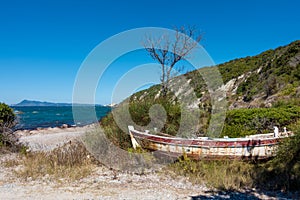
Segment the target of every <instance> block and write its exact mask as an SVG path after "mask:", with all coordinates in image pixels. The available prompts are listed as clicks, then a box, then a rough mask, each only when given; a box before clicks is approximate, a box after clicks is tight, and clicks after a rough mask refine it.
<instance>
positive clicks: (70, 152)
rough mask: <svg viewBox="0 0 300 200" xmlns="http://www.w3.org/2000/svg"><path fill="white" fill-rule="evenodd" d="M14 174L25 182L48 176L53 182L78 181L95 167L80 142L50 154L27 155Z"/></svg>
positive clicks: (20, 161) (21, 160) (19, 162)
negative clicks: (63, 180)
mask: <svg viewBox="0 0 300 200" xmlns="http://www.w3.org/2000/svg"><path fill="white" fill-rule="evenodd" d="M13 164H18V165H19V167H18V170H16V171H15V172H16V174H17V176H18V177H20V178H24V179H25V180H27V179H28V178H30V179H33V180H35V179H39V178H42V177H45V176H49V177H51V178H53V179H54V180H60V179H66V180H70V181H73V180H78V179H81V178H84V177H86V176H88V175H89V174H90V173H91V172H92V170H93V169H94V167H95V161H94V160H93V159H92V158H91V156H90V155H89V154H88V152H87V150H86V149H85V147H84V145H83V144H82V143H80V142H72V143H69V144H66V145H65V146H63V147H60V148H57V149H55V150H53V151H51V152H35V153H28V154H26V155H24V156H23V157H22V159H20V160H19V161H18V162H17V163H8V165H13Z"/></svg>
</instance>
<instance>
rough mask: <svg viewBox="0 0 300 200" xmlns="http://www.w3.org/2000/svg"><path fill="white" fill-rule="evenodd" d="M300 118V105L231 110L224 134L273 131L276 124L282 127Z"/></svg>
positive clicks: (238, 134) (239, 134)
mask: <svg viewBox="0 0 300 200" xmlns="http://www.w3.org/2000/svg"><path fill="white" fill-rule="evenodd" d="M299 119H300V107H299V106H288V105H282V106H280V107H274V108H251V109H238V110H230V111H228V112H227V118H226V122H225V126H224V129H223V132H222V136H225V135H227V136H229V137H239V136H245V135H251V134H258V133H267V132H272V130H273V126H275V125H276V126H278V127H279V128H281V129H282V128H283V127H284V126H288V125H289V124H292V123H293V122H296V121H297V120H299Z"/></svg>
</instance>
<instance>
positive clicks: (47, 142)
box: [14, 123, 97, 151]
mask: <svg viewBox="0 0 300 200" xmlns="http://www.w3.org/2000/svg"><path fill="white" fill-rule="evenodd" d="M96 126H97V123H93V124H89V125H86V126H82V127H54V128H51V127H49V128H39V129H35V130H18V131H15V132H14V134H15V135H16V137H17V138H18V140H19V143H20V144H23V145H25V146H27V147H28V151H51V150H53V149H55V148H57V147H61V146H63V145H65V144H66V143H68V142H70V141H72V140H76V139H80V137H81V136H83V135H84V134H85V133H86V132H87V131H89V130H92V129H94V128H95V127H96Z"/></svg>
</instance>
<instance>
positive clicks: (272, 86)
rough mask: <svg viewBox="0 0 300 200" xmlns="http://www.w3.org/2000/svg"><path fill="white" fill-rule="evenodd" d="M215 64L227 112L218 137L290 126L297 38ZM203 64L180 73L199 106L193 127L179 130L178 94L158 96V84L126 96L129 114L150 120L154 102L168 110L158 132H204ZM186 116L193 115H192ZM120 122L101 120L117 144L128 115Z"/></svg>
mask: <svg viewBox="0 0 300 200" xmlns="http://www.w3.org/2000/svg"><path fill="white" fill-rule="evenodd" d="M214 68H217V69H218V70H219V72H220V74H221V76H222V78H223V82H224V85H223V86H224V88H225V90H226V91H225V92H226V99H227V101H228V110H227V114H226V116H227V117H226V120H225V124H224V127H223V131H222V133H221V135H220V136H224V135H227V136H229V137H238V136H245V135H249V134H257V133H266V132H272V130H273V126H274V125H277V126H279V128H281V129H282V128H283V127H284V126H287V127H288V128H289V127H290V126H291V125H292V124H294V123H296V122H297V121H298V120H299V119H300V107H299V106H300V100H299V99H300V41H295V42H292V43H291V44H289V45H287V46H282V47H278V48H277V49H274V50H268V51H265V52H263V53H261V54H259V55H257V56H252V57H246V58H240V59H235V60H232V61H229V62H226V63H223V64H220V65H218V66H215V67H214ZM207 69H211V68H208V67H207V68H201V69H199V71H192V72H189V73H187V74H185V75H184V77H185V79H186V80H189V84H190V87H191V88H193V90H194V93H195V95H196V96H197V99H196V100H197V101H195V102H192V103H195V104H196V105H197V106H198V108H199V110H200V115H199V117H200V120H199V124H197V127H196V128H194V127H191V129H187V130H190V131H189V133H187V132H183V133H178V130H179V127H180V125H181V120H182V117H183V115H182V112H181V107H180V101H179V97H178V95H177V96H175V95H174V92H169V94H168V96H167V97H161V96H160V95H159V91H160V86H159V85H155V86H153V87H151V88H149V89H147V90H143V91H140V92H137V93H135V94H134V95H132V96H131V97H130V98H129V99H128V101H129V105H128V109H129V112H130V115H131V116H130V117H131V119H132V120H133V121H134V122H135V123H136V124H137V125H140V126H141V128H143V127H144V126H146V125H147V124H149V122H150V121H151V118H150V116H149V109H150V108H151V106H152V105H154V104H159V105H161V106H163V107H164V109H165V111H166V114H167V120H166V123H165V125H164V126H163V128H162V131H163V132H165V133H168V134H171V135H177V136H181V137H195V136H203V135H206V134H207V130H208V127H209V121H210V119H211V117H212V115H211V110H212V102H211V96H210V93H209V92H208V90H207V85H206V84H205V81H204V79H203V77H201V74H202V72H204V71H205V70H207ZM199 72H200V73H199ZM179 81H180V77H175V78H174V79H173V80H172V82H173V83H176V82H179ZM175 85H176V84H175ZM178 85H181V84H178ZM181 89H182V91H183V92H182V94H180V95H183V96H187V95H188V94H187V93H188V91H185V90H184V88H181ZM180 95H179V96H180ZM123 105H125V104H124V103H121V104H120V105H119V106H118V108H116V109H115V110H117V111H118V115H120V116H122V106H123ZM123 109H124V108H123ZM214 117H216V116H214ZM186 118H188V119H192V116H188V117H186ZM193 120H194V119H192V120H191V122H190V123H191V124H192V123H193ZM123 122H124V127H120V125H119V124H118V125H117V124H116V123H115V122H114V119H113V115H109V116H108V117H106V118H104V119H103V120H102V125H103V127H104V128H105V130H106V132H107V134H108V135H109V136H110V138H113V140H114V141H115V142H116V143H118V145H121V146H122V145H125V144H126V142H125V141H127V139H128V136H127V135H126V134H125V135H124V131H125V130H126V125H128V124H126V123H130V120H129V121H127V120H126V119H125V120H123ZM188 123H189V122H188ZM121 126H122V125H121ZM120 128H121V129H123V131H122V130H121V129H120ZM148 128H149V127H148ZM125 146H126V145H125Z"/></svg>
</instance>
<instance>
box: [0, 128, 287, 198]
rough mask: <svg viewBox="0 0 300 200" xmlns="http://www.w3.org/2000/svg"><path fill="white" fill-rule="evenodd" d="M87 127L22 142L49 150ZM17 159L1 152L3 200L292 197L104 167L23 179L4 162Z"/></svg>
mask: <svg viewBox="0 0 300 200" xmlns="http://www.w3.org/2000/svg"><path fill="white" fill-rule="evenodd" d="M87 128H90V127H84V128H67V129H59V128H53V129H43V130H39V131H36V130H35V131H31V132H30V131H22V132H18V133H17V134H18V135H19V137H20V141H21V142H23V143H25V144H27V145H28V146H29V147H30V148H31V150H32V151H41V150H43V151H48V150H51V149H53V148H55V147H57V146H60V145H62V144H64V143H66V142H68V141H69V140H71V139H74V138H76V137H78V136H80V135H81V134H83V133H84V132H85V131H86V130H87ZM9 159H16V154H4V155H0V161H1V163H0V199H151V200H152V199H190V200H196V199H289V198H288V197H287V196H284V195H283V194H281V193H267V192H258V191H254V190H253V191H247V192H227V193H222V192H219V193H214V192H211V191H209V188H207V187H206V186H205V185H193V184H191V183H190V182H189V181H188V180H187V179H186V178H183V177H177V178H176V179H174V178H171V177H170V176H165V175H163V174H161V173H148V174H146V175H136V174H128V173H118V174H116V176H115V174H114V172H113V171H112V170H109V169H107V168H105V167H96V168H95V170H94V171H93V173H92V174H91V175H90V176H88V177H86V178H84V179H81V180H78V181H75V182H72V183H68V182H66V181H65V180H63V179H62V180H59V182H53V181H51V180H50V178H49V177H44V178H43V179H42V180H38V181H33V180H30V179H29V180H26V181H25V180H21V179H18V178H16V177H15V175H14V173H13V171H14V170H15V169H14V168H13V167H11V168H7V167H5V166H4V161H5V160H9Z"/></svg>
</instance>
